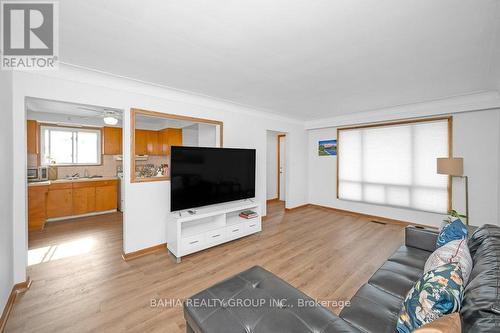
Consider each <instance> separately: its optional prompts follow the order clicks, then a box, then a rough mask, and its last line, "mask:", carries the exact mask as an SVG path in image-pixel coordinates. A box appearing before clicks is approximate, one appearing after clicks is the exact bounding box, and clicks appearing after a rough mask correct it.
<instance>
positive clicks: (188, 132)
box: [182, 124, 198, 147]
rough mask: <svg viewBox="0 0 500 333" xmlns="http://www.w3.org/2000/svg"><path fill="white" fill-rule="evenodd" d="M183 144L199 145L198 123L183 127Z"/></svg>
mask: <svg viewBox="0 0 500 333" xmlns="http://www.w3.org/2000/svg"><path fill="white" fill-rule="evenodd" d="M182 145H183V146H189V147H197V146H198V124H194V125H191V126H187V127H183V128H182Z"/></svg>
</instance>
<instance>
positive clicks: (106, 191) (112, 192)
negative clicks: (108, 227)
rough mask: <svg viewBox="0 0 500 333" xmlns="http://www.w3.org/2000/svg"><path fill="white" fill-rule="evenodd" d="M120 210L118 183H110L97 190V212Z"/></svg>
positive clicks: (98, 187)
mask: <svg viewBox="0 0 500 333" xmlns="http://www.w3.org/2000/svg"><path fill="white" fill-rule="evenodd" d="M117 208H118V182H117V181H109V182H105V183H103V184H102V186H97V187H96V188H95V210H96V211H105V210H114V209H117Z"/></svg>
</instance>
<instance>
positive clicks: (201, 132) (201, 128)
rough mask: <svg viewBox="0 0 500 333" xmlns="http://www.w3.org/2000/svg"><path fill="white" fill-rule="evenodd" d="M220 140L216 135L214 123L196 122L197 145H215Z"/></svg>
mask: <svg viewBox="0 0 500 333" xmlns="http://www.w3.org/2000/svg"><path fill="white" fill-rule="evenodd" d="M218 142H220V141H219V138H217V137H216V125H211V124H198V145H199V146H200V147H216V146H217V143H218Z"/></svg>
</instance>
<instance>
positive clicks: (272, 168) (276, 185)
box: [266, 130, 287, 215]
mask: <svg viewBox="0 0 500 333" xmlns="http://www.w3.org/2000/svg"><path fill="white" fill-rule="evenodd" d="M266 159H267V162H266V190H267V193H266V199H267V212H268V214H269V213H270V214H271V215H273V214H274V213H276V212H281V211H283V212H284V210H285V202H286V172H287V167H286V133H284V132H279V131H272V130H268V131H267V154H266Z"/></svg>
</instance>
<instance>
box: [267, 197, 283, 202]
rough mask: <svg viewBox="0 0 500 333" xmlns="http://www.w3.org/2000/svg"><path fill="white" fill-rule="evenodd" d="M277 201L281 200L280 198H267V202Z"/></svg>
mask: <svg viewBox="0 0 500 333" xmlns="http://www.w3.org/2000/svg"><path fill="white" fill-rule="evenodd" d="M277 201H280V198H273V199H267V200H266V203H273V202H277Z"/></svg>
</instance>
